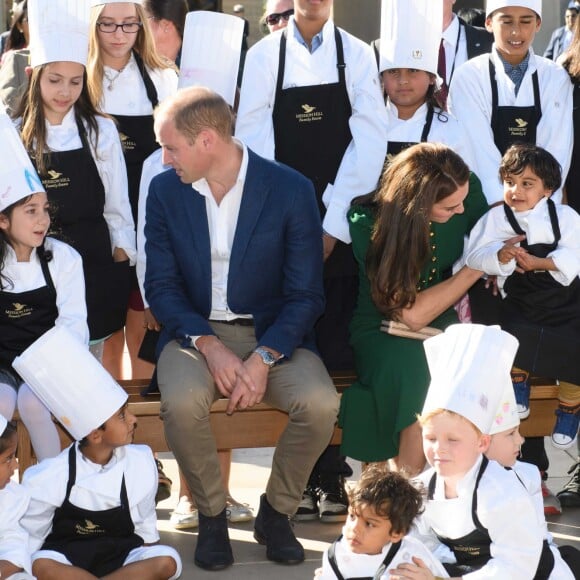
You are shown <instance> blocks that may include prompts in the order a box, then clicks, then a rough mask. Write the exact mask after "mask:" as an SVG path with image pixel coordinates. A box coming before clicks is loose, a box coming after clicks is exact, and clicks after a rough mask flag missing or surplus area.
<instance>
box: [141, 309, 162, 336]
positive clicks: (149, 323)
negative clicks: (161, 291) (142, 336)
mask: <svg viewBox="0 0 580 580" xmlns="http://www.w3.org/2000/svg"><path fill="white" fill-rule="evenodd" d="M143 328H146V329H147V330H156V331H157V332H159V331H160V330H161V324H159V322H157V318H155V316H153V312H151V308H145V310H144V312H143Z"/></svg>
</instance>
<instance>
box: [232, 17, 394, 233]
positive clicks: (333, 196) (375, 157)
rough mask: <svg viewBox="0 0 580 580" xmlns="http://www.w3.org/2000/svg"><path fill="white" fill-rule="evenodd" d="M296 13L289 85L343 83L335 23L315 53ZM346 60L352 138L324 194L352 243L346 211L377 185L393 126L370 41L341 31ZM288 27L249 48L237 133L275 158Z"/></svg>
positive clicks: (332, 229)
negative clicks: (297, 31)
mask: <svg viewBox="0 0 580 580" xmlns="http://www.w3.org/2000/svg"><path fill="white" fill-rule="evenodd" d="M295 26H296V24H295V22H294V18H293V17H292V18H290V20H289V22H288V34H287V43H286V65H285V72H284V83H283V88H284V89H287V88H290V87H296V86H310V85H320V84H327V83H336V82H338V71H337V68H336V43H335V39H334V23H333V22H332V21H330V20H329V21H328V22H327V23H326V24H325V25H324V27H323V29H322V36H323V41H322V44H321V46H320V47H319V48H318V49H317V50H315V51H314V52H313V53H310V52H309V51H308V49H307V48H305V47H304V46H302V45H301V44H300V43H299V42H298V41H297V40H296V38H295V35H294V28H295ZM340 33H341V37H342V41H343V47H344V59H345V63H346V70H345V73H346V89H347V92H348V96H349V99H350V102H351V105H352V115H351V117H350V120H349V126H350V131H351V133H352V141H351V142H350V144H349V146H348V147H347V150H346V151H345V153H344V156H343V158H342V161H341V164H340V167H339V169H338V172H337V175H336V179H335V180H334V184H328V186H327V188H326V190H325V191H324V194H323V202H324V205H325V206H326V215H325V216H324V220H323V224H322V226H323V228H324V230H325V231H326V232H328V233H329V234H331V235H332V236H334V237H336V238H338V239H339V240H342V241H343V242H347V243H349V242H350V233H349V229H348V223H347V220H346V212H347V210H348V208H349V207H350V202H351V200H352V199H353V198H354V197H356V196H358V195H363V194H365V193H369V192H371V191H373V190H374V189H375V188H376V185H377V182H378V179H379V177H380V174H381V171H382V168H383V163H384V161H385V154H386V143H387V128H386V115H385V107H384V102H383V99H382V95H381V89H380V84H379V77H378V74H377V66H376V61H375V57H374V55H373V52H372V49H371V48H370V46H368V45H366V44H364V43H363V42H362V41H361V40H359V39H358V38H355V37H354V36H352V35H350V34H348V33H347V32H345V31H343V30H341V31H340ZM281 34H282V31H277V32H275V33H273V34H269V35H268V36H267V37H265V38H263V39H262V40H260V42H258V43H257V44H255V45H254V46H253V47H252V48H251V49H250V50H249V51H248V54H247V57H246V62H245V65H244V78H243V81H242V89H241V93H240V106H239V110H238V117H237V123H236V137H238V138H239V139H240V140H241V141H243V142H244V143H245V144H246V145H247V146H248V147H249V148H250V149H252V150H253V151H255V152H256V153H258V155H261V156H262V157H266V158H267V159H274V149H275V147H274V126H273V120H272V113H273V110H274V101H275V97H276V80H277V76H278V56H279V49H280V38H281Z"/></svg>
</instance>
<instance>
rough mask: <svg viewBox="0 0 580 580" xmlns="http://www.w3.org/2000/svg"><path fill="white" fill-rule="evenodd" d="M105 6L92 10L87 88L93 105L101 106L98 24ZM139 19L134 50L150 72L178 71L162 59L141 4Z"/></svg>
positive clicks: (101, 64) (138, 6)
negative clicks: (167, 69)
mask: <svg viewBox="0 0 580 580" xmlns="http://www.w3.org/2000/svg"><path fill="white" fill-rule="evenodd" d="M104 8H105V5H104V4H103V5H101V6H95V7H94V8H93V9H92V10H91V21H90V32H89V58H88V61H87V86H88V89H89V94H90V96H91V100H92V101H93V103H97V104H101V101H102V99H103V77H104V74H105V73H104V69H103V57H102V54H101V45H100V43H99V34H98V28H97V22H98V21H99V18H100V16H101V13H102V12H103V9H104ZM135 10H136V12H137V17H138V18H139V20H140V22H141V24H142V26H141V28H140V29H139V32H137V38H136V40H135V44H134V45H133V49H132V50H134V51H135V52H136V53H137V54H138V55H139V56H140V57H141V59H142V60H143V64H144V65H145V66H146V67H147V68H148V69H150V70H154V69H165V68H172V69H174V70H177V69H176V67H175V65H173V64H172V63H171V62H170V61H169V60H167V59H164V58H163V57H161V56H160V55H159V54H158V53H157V51H156V49H155V42H154V39H153V33H152V32H151V28H150V27H149V20H148V19H147V15H146V14H145V11H144V10H143V7H142V6H141V5H140V4H135Z"/></svg>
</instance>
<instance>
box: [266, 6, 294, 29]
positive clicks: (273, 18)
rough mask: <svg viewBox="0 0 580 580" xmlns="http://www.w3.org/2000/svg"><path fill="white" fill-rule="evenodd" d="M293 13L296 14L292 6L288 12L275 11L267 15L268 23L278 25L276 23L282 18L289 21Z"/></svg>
mask: <svg viewBox="0 0 580 580" xmlns="http://www.w3.org/2000/svg"><path fill="white" fill-rule="evenodd" d="M292 14H294V8H290V10H286V12H281V13H278V12H273V13H272V14H268V16H266V24H269V25H270V26H276V24H278V22H280V20H281V19H282V18H283V19H284V20H285V21H286V22H288V20H290V16H292Z"/></svg>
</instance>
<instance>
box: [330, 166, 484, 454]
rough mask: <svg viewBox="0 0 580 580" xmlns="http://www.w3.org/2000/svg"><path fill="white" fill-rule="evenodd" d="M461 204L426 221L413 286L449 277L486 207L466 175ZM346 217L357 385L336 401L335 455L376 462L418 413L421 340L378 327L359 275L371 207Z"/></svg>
mask: <svg viewBox="0 0 580 580" xmlns="http://www.w3.org/2000/svg"><path fill="white" fill-rule="evenodd" d="M464 207H465V212H464V213H463V214H456V215H454V216H453V217H452V218H451V219H450V220H449V221H448V222H447V223H444V224H439V223H431V225H430V236H431V242H432V245H431V248H432V254H431V257H430V259H429V261H428V263H427V264H426V266H425V268H424V269H423V271H422V272H421V279H420V281H419V285H420V287H421V288H428V287H429V286H433V285H435V284H437V283H438V282H441V281H442V280H444V279H446V278H447V277H449V275H450V270H451V268H452V266H453V264H454V262H456V261H457V259H459V258H460V256H461V254H462V252H463V242H464V236H465V235H466V234H467V233H469V231H470V230H471V228H472V227H473V226H474V225H475V223H476V222H477V220H478V219H479V218H480V217H481V216H482V215H483V214H484V213H485V212H486V211H487V209H488V206H487V202H486V200H485V197H484V195H483V193H482V190H481V183H480V182H479V179H477V177H475V176H474V175H473V174H472V176H471V178H470V187H469V193H468V195H467V197H466V199H465V202H464ZM348 220H349V226H350V234H351V237H352V249H353V252H354V256H355V258H356V260H357V262H358V265H359V294H358V303H357V307H356V310H355V313H354V316H353V319H352V322H351V325H350V332H351V344H352V347H353V350H354V356H355V366H356V370H357V376H358V380H357V382H356V383H354V384H353V385H352V386H351V387H349V388H348V389H346V391H345V392H344V394H343V396H342V401H341V407H340V415H339V426H340V427H342V430H343V431H342V446H341V452H342V453H343V454H344V455H347V456H348V457H352V458H354V459H358V460H360V461H369V462H370V461H384V460H386V459H389V458H391V457H395V456H396V455H398V446H399V434H400V432H401V431H402V430H403V429H404V428H405V427H408V426H409V425H411V424H413V423H414V422H415V419H416V414H417V413H420V412H421V409H422V408H423V403H424V401H425V395H426V394H427V388H428V386H429V381H430V376H429V370H428V367H427V361H426V359H425V352H424V350H423V341H421V340H415V339H410V338H401V337H397V336H392V335H389V334H386V333H384V332H381V330H380V326H381V320H383V318H384V315H383V314H381V313H380V312H379V311H378V310H377V308H376V307H375V305H374V303H373V301H372V299H371V292H370V284H369V280H368V278H367V276H366V272H365V259H366V254H367V249H368V247H369V242H370V237H371V233H372V229H373V224H374V216H373V215H372V210H370V209H369V208H363V207H360V206H353V207H352V208H351V209H350V211H349V213H348ZM401 259H405V257H404V256H401ZM456 322H458V318H457V315H456V313H455V310H454V309H453V308H449V309H448V310H446V311H445V312H444V313H443V314H441V315H440V316H439V317H438V318H436V319H435V320H434V321H433V322H432V323H431V324H430V326H435V327H436V328H440V329H444V328H446V327H447V326H449V325H450V324H453V323H456Z"/></svg>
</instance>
